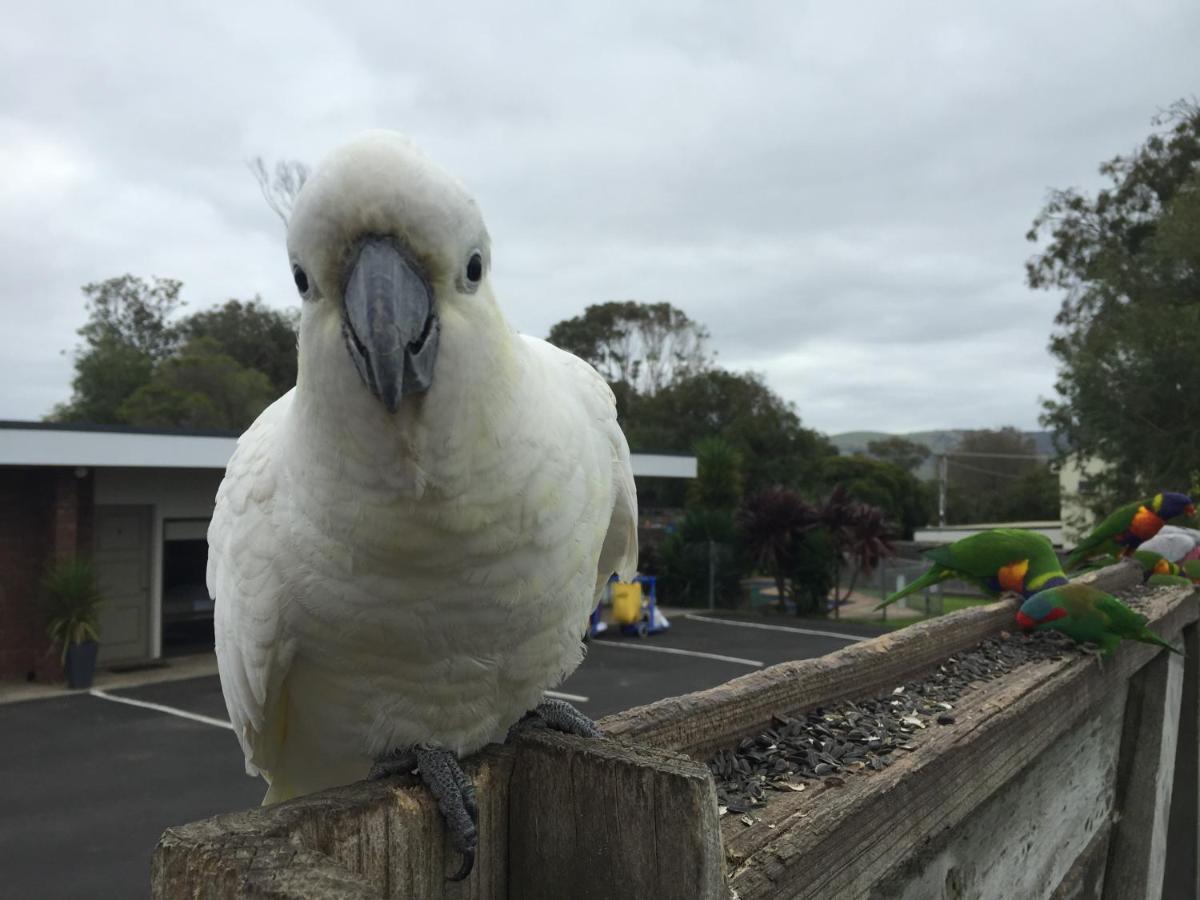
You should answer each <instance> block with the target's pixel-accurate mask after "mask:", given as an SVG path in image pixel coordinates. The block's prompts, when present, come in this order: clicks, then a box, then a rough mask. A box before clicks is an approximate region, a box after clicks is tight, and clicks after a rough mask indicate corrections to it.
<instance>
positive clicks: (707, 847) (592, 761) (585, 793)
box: [509, 731, 727, 900]
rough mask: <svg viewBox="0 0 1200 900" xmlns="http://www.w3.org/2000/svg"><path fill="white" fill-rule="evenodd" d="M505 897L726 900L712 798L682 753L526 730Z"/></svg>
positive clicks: (520, 743) (709, 784)
mask: <svg viewBox="0 0 1200 900" xmlns="http://www.w3.org/2000/svg"><path fill="white" fill-rule="evenodd" d="M516 743H517V755H516V760H515V763H514V768H513V781H512V787H511V794H510V796H511V798H512V800H511V805H510V808H509V815H510V819H509V872H510V883H509V893H510V896H512V897H514V898H516V897H520V898H521V900H561V898H565V897H571V898H577V900H626V898H628V900H641V898H646V897H654V898H656V900H724V898H725V897H726V896H727V891H726V887H725V872H724V860H723V854H722V851H721V832H720V826H719V823H718V816H717V795H716V788H715V786H714V784H713V780H712V777H711V775H710V774H709V771H708V768H707V767H706V766H704V765H701V764H700V763H697V762H695V761H694V760H692V759H689V758H688V757H686V756H682V755H680V754H675V753H669V752H667V751H663V750H656V749H653V748H648V747H633V746H626V745H623V744H619V743H616V742H615V741H611V740H603V739H601V740H594V739H583V738H578V737H574V736H571V735H565V734H559V733H556V732H547V731H530V732H527V733H525V734H523V735H521V736H520V737H519V738H518V739H517V742H516Z"/></svg>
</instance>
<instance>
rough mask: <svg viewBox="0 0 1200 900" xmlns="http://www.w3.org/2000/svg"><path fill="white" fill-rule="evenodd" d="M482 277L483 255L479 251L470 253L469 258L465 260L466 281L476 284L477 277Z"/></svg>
mask: <svg viewBox="0 0 1200 900" xmlns="http://www.w3.org/2000/svg"><path fill="white" fill-rule="evenodd" d="M482 277H483V256H482V255H481V254H480V253H479V251H475V252H474V253H472V254H471V258H470V259H469V260H467V281H469V282H471V284H478V283H479V279H480V278H482Z"/></svg>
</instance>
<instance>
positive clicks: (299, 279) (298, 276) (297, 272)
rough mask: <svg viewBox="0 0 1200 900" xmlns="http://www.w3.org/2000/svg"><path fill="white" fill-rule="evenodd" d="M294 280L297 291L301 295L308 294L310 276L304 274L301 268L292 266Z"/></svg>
mask: <svg viewBox="0 0 1200 900" xmlns="http://www.w3.org/2000/svg"><path fill="white" fill-rule="evenodd" d="M292 278H294V279H295V280H296V290H298V291H299V292H300V293H301V294H307V293H308V276H307V275H305V274H304V270H303V269H302V268H300V267H299V266H292Z"/></svg>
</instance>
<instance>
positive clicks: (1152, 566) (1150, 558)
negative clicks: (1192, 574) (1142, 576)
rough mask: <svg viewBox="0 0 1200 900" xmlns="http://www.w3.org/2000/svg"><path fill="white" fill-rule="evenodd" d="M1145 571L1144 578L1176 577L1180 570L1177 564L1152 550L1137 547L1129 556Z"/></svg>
mask: <svg viewBox="0 0 1200 900" xmlns="http://www.w3.org/2000/svg"><path fill="white" fill-rule="evenodd" d="M1131 555H1132V556H1133V558H1134V559H1135V560H1136V561H1137V563H1138V565H1140V566H1141V567H1142V568H1143V569H1145V571H1146V577H1147V578H1149V577H1150V576H1152V575H1178V574H1179V573H1180V571H1181V570H1180V568H1179V566H1178V564H1176V563H1173V562H1171V561H1170V560H1169V559H1167V558H1166V557H1165V556H1163V555H1162V554H1161V553H1155V552H1154V551H1153V550H1147V549H1145V548H1144V547H1139V548H1138V549H1137V550H1134V551H1133V553H1132V554H1131Z"/></svg>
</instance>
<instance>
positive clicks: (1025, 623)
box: [1017, 610, 1037, 631]
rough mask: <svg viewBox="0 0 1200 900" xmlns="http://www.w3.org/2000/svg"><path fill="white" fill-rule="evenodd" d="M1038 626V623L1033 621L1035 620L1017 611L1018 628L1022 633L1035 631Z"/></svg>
mask: <svg viewBox="0 0 1200 900" xmlns="http://www.w3.org/2000/svg"><path fill="white" fill-rule="evenodd" d="M1036 625H1037V622H1035V621H1033V619H1031V618H1029V616H1027V615H1025V613H1023V612H1021V611H1020V610H1017V627H1018V628H1020V629H1021V630H1022V631H1033V629H1034V627H1035V626H1036Z"/></svg>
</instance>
